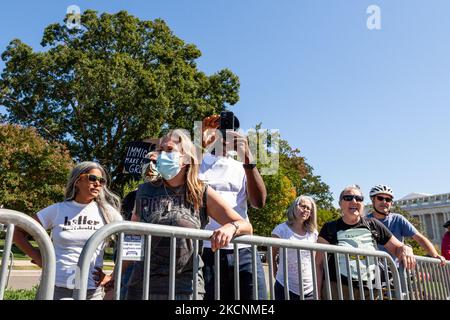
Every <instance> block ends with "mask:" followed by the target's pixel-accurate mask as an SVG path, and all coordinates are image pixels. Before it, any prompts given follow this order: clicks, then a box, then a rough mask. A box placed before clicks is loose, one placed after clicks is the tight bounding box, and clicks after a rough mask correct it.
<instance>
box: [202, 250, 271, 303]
mask: <svg viewBox="0 0 450 320" xmlns="http://www.w3.org/2000/svg"><path fill="white" fill-rule="evenodd" d="M233 252H234V250H220V299H221V300H233V299H234V253H233ZM202 259H203V261H204V263H205V266H204V267H203V275H204V279H205V291H206V293H205V300H214V252H212V250H211V249H210V248H204V250H203V255H202ZM256 270H257V281H258V299H259V300H267V299H268V297H267V287H266V279H265V276H264V269H263V266H262V263H261V260H260V258H259V255H257V257H256ZM239 290H240V291H239V292H240V299H241V300H254V298H255V297H254V296H253V273H252V251H251V249H250V248H242V249H239Z"/></svg>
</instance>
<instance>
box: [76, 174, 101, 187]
mask: <svg viewBox="0 0 450 320" xmlns="http://www.w3.org/2000/svg"><path fill="white" fill-rule="evenodd" d="M82 176H87V177H88V180H89V182H96V181H98V182H99V183H100V184H101V185H102V186H104V185H105V184H106V179H105V178H103V177H99V176H96V175H95V174H88V173H83V174H82Z"/></svg>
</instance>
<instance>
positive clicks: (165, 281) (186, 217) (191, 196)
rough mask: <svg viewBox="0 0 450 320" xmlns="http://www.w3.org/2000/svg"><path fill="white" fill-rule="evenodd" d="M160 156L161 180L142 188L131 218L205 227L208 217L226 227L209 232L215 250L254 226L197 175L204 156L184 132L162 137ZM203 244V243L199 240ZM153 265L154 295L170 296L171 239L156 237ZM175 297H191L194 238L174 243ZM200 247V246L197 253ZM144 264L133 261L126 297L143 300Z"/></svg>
mask: <svg viewBox="0 0 450 320" xmlns="http://www.w3.org/2000/svg"><path fill="white" fill-rule="evenodd" d="M153 158H156V171H157V172H158V173H159V176H160V177H159V178H158V179H153V180H152V181H149V182H146V183H144V184H142V185H140V186H139V189H138V192H137V195H136V204H135V208H134V212H133V216H132V218H131V220H132V221H138V222H147V223H154V224H163V225H170V226H180V227H187V228H194V229H204V227H205V225H206V224H207V220H208V216H210V217H212V218H213V219H214V220H216V221H218V222H219V223H220V224H221V225H222V226H221V227H220V228H218V229H217V230H215V231H214V233H213V235H212V236H211V244H212V249H213V250H217V249H220V248H222V247H224V246H227V245H228V243H229V242H230V241H231V239H232V238H233V237H235V236H239V235H243V234H251V233H252V231H253V230H252V226H251V224H250V223H249V222H248V221H246V220H243V219H242V218H241V216H240V215H239V214H238V213H237V212H236V211H234V210H233V209H232V208H231V207H230V206H229V205H228V204H227V203H226V202H225V201H224V200H222V198H221V197H220V196H219V195H218V194H217V193H216V192H215V191H214V190H213V189H212V188H211V187H209V186H208V185H206V184H204V183H203V182H202V181H201V180H199V179H198V170H199V164H200V161H199V159H201V155H200V154H198V155H197V150H196V148H195V146H194V144H193V143H192V142H191V140H190V139H189V137H188V135H186V134H185V133H184V132H183V131H181V130H174V131H172V132H170V133H169V134H168V135H166V136H165V137H164V138H162V140H161V144H160V151H159V152H158V155H157V157H155V156H154V157H153ZM200 243H201V242H200ZM151 246H152V248H151V263H150V295H149V297H150V299H153V300H166V299H168V292H169V263H170V256H169V252H170V239H169V238H166V237H156V236H153V237H152V242H151ZM176 246H177V248H176V252H177V255H176V261H175V268H176V270H175V272H176V280H175V281H176V283H175V299H177V300H189V299H192V298H193V294H192V293H193V283H192V282H193V258H194V256H193V252H194V250H193V244H192V240H190V239H177V243H176ZM200 253H201V248H200V249H199V254H200ZM198 258H199V264H198V283H197V286H198V296H197V298H198V299H202V298H203V294H204V292H205V291H204V281H203V276H202V272H201V268H202V266H203V262H202V261H201V258H200V256H198ZM142 285H143V263H142V262H138V263H135V266H134V269H133V274H132V275H131V279H130V281H129V284H128V293H127V299H128V300H139V299H142V290H143V288H142Z"/></svg>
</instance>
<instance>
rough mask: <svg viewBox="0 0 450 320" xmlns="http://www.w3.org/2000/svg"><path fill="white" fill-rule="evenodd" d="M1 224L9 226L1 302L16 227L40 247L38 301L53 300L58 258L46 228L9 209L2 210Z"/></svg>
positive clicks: (0, 282)
mask: <svg viewBox="0 0 450 320" xmlns="http://www.w3.org/2000/svg"><path fill="white" fill-rule="evenodd" d="M0 223H1V224H5V225H7V229H6V236H5V245H4V248H3V257H2V265H1V271H0V300H3V296H4V292H5V286H6V283H7V271H8V270H7V269H8V260H9V257H10V254H11V246H12V243H13V235H14V229H15V226H17V227H19V228H21V229H23V230H24V231H26V232H27V233H28V234H29V235H31V236H32V237H33V238H34V239H35V240H36V242H37V243H38V245H39V250H40V252H41V256H42V275H41V281H40V285H39V289H38V291H37V293H36V299H37V300H52V299H53V291H54V286H55V270H56V258H55V250H54V248H53V244H52V241H51V239H50V237H49V236H48V234H47V232H46V231H45V230H44V228H43V227H42V226H41V225H40V224H39V223H38V222H37V221H36V220H34V219H33V218H31V217H30V216H28V215H26V214H24V213H21V212H18V211H15V210H8V209H0Z"/></svg>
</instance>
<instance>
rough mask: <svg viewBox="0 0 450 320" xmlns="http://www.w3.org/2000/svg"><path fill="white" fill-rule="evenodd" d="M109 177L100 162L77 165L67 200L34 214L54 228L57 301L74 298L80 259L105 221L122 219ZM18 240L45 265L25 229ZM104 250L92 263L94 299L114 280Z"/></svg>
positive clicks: (90, 286)
mask: <svg viewBox="0 0 450 320" xmlns="http://www.w3.org/2000/svg"><path fill="white" fill-rule="evenodd" d="M107 179H108V178H107V173H106V171H105V169H104V168H103V167H102V166H101V165H99V164H98V163H96V162H91V161H86V162H82V163H80V164H78V165H76V166H75V167H74V168H73V169H72V171H71V173H70V175H69V180H68V182H67V185H66V190H65V195H64V198H65V200H64V201H63V202H59V203H55V204H53V205H51V206H49V207H47V208H45V209H43V210H41V211H39V212H38V213H37V214H36V217H34V218H35V219H36V220H37V221H38V222H39V223H40V224H41V225H42V226H43V227H44V229H46V230H49V229H50V230H51V231H52V240H53V245H54V247H55V254H56V281H55V293H54V297H53V298H54V300H60V299H63V298H72V294H73V289H74V288H75V279H76V278H77V273H76V272H77V263H78V259H79V257H80V254H81V251H82V250H83V247H84V245H85V243H86V242H87V241H88V239H89V238H90V237H91V236H92V234H94V233H95V232H96V231H97V230H98V229H100V228H101V227H102V226H104V225H105V224H108V223H110V222H113V221H120V220H122V217H121V215H120V214H119V209H120V199H119V197H118V196H116V195H115V194H114V193H112V192H111V191H110V190H109V189H108V186H107V182H108V180H107ZM14 241H15V243H16V245H17V246H18V247H19V248H20V249H21V250H22V251H23V252H25V253H26V254H27V255H28V256H30V257H31V259H32V260H31V261H32V262H33V263H35V264H36V265H38V266H40V267H42V257H41V253H40V252H39V250H38V249H35V248H34V247H33V246H32V245H31V244H30V243H29V242H28V240H27V235H26V233H25V232H24V231H23V230H20V229H19V230H17V231H16V232H15V234H14ZM103 249H104V244H102V245H101V246H99V247H98V248H97V250H96V252H95V254H94V258H93V260H92V262H91V266H90V272H89V282H88V291H87V298H88V299H91V300H101V299H103V296H104V287H105V286H108V285H109V283H110V281H111V277H110V276H108V275H105V274H104V273H103V271H102V267H103Z"/></svg>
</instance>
